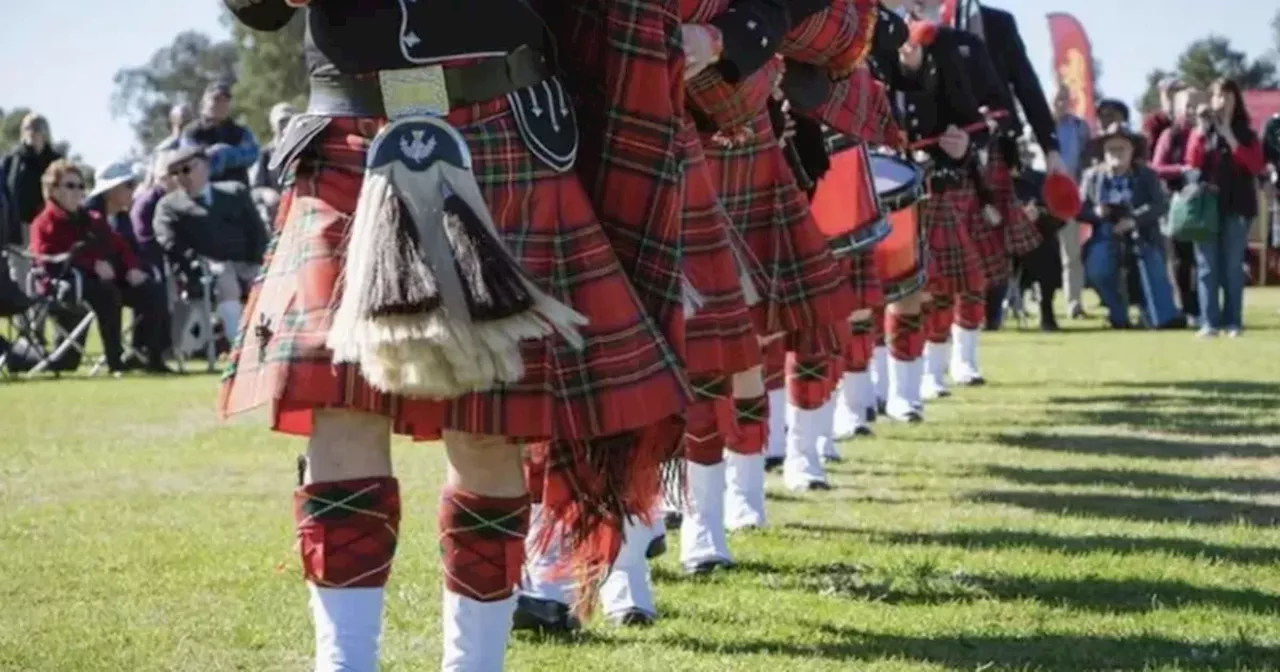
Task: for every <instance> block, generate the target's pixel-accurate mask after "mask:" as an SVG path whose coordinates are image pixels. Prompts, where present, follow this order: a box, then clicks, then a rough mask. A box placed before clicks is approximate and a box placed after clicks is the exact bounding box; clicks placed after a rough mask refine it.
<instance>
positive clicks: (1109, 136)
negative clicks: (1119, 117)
mask: <svg viewBox="0 0 1280 672" xmlns="http://www.w3.org/2000/svg"><path fill="white" fill-rule="evenodd" d="M1116 138H1120V139H1122V140H1127V141H1128V142H1129V144H1130V145H1133V147H1134V149H1137V148H1138V144H1139V142H1140V138H1139V137H1138V136H1136V135H1134V133H1133V131H1130V130H1129V125H1128V124H1123V123H1114V124H1111V125H1110V126H1108V127H1107V128H1106V129H1104V130H1103V131H1102V132H1101V133H1099V134H1098V138H1097V139H1098V143H1099V144H1106V142H1107V141H1108V140H1115V139H1116Z"/></svg>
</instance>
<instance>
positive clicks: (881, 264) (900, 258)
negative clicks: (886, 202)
mask: <svg viewBox="0 0 1280 672" xmlns="http://www.w3.org/2000/svg"><path fill="white" fill-rule="evenodd" d="M918 213H919V208H918V207H917V206H916V205H914V204H913V205H911V206H910V207H907V208H903V209H901V210H897V211H895V212H893V213H890V215H889V228H890V232H889V236H888V237H887V238H885V239H884V240H882V241H880V244H878V245H876V246H875V249H874V250H872V255H873V257H874V258H875V263H876V273H877V274H878V275H879V276H880V283H881V285H882V286H883V288H884V300H885V303H893V302H895V301H900V300H902V299H904V298H906V297H908V296H910V295H912V294H914V293H915V292H917V291H919V290H920V289H922V288H923V287H924V284H925V280H926V272H927V269H926V267H925V263H924V259H925V247H924V246H925V239H924V236H921V235H920V219H919V214H918Z"/></svg>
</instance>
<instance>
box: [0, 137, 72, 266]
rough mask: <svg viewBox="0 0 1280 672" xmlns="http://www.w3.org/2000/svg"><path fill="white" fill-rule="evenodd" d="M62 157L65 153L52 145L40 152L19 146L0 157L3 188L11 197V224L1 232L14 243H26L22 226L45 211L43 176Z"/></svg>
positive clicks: (2, 236)
mask: <svg viewBox="0 0 1280 672" xmlns="http://www.w3.org/2000/svg"><path fill="white" fill-rule="evenodd" d="M61 158H62V155H61V154H59V153H57V152H56V151H54V150H53V148H52V147H50V146H49V145H45V147H44V149H43V150H42V151H40V152H36V151H35V150H33V149H31V148H30V147H28V146H26V145H18V147H17V148H16V149H14V150H13V151H12V152H10V153H9V155H8V156H5V157H4V159H0V174H3V175H4V186H3V188H4V190H5V195H6V196H7V197H8V198H6V199H5V200H6V201H8V204H9V217H8V226H7V228H6V229H5V230H4V231H2V232H0V238H5V240H6V242H8V243H13V244H18V243H21V242H22V229H21V227H22V226H25V225H27V224H30V223H31V220H33V219H35V218H36V215H39V214H40V212H41V211H42V210H44V194H43V193H42V192H41V189H40V178H41V177H43V176H44V171H45V169H47V168H48V167H49V164H51V163H53V162H54V161H57V160H58V159H61ZM0 223H4V222H0Z"/></svg>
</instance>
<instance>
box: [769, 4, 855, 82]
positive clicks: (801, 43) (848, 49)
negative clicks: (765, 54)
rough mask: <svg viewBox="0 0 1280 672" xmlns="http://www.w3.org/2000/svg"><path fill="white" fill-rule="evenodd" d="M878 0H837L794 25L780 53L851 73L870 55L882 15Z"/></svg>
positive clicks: (834, 71) (842, 72) (798, 59)
mask: <svg viewBox="0 0 1280 672" xmlns="http://www.w3.org/2000/svg"><path fill="white" fill-rule="evenodd" d="M877 4H878V3H877V2H876V0H833V1H832V2H831V3H830V6H828V7H827V8H825V9H823V10H822V11H820V12H818V13H816V14H812V15H810V16H808V17H806V18H805V19H804V20H803V21H801V22H800V23H798V24H796V25H794V26H792V28H791V30H790V31H789V32H788V33H787V35H786V37H785V38H784V39H783V42H782V45H781V46H780V47H779V48H778V53H780V54H782V55H783V56H786V57H787V58H791V59H795V60H797V61H800V62H802V63H809V64H812V65H820V66H824V67H827V68H828V69H829V70H830V71H831V72H832V73H833V74H835V75H836V76H844V75H847V74H848V73H849V72H850V71H852V70H853V68H854V67H855V66H857V65H858V64H859V63H861V62H862V61H863V60H864V59H865V58H866V56H867V51H868V50H869V49H870V46H871V39H872V37H873V36H874V34H875V26H876V19H877V16H878V13H877V7H876V5H877Z"/></svg>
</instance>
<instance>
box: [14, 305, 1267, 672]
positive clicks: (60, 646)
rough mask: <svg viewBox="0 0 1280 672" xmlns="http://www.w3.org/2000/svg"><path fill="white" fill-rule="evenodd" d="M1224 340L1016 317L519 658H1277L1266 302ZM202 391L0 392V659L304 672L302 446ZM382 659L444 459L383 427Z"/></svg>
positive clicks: (769, 662) (424, 542)
mask: <svg viewBox="0 0 1280 672" xmlns="http://www.w3.org/2000/svg"><path fill="white" fill-rule="evenodd" d="M1248 301H1249V303H1250V312H1249V314H1248V316H1247V318H1246V322H1247V323H1248V324H1250V325H1251V326H1252V330H1251V331H1250V332H1248V334H1247V335H1246V337H1245V338H1243V339H1241V340H1225V339H1223V340H1218V341H1212V342H1198V341H1196V340H1195V339H1193V338H1192V335H1191V333H1190V332H1164V333H1145V332H1108V331H1102V330H1097V329H1096V328H1095V327H1094V326H1093V325H1089V326H1081V325H1079V324H1078V323H1073V324H1072V325H1070V327H1071V328H1069V329H1068V330H1067V331H1065V332H1063V333H1060V334H1052V335H1046V334H1041V333H1039V332H1034V331H1027V332H1021V333H1019V332H1017V331H1007V332H1005V333H1001V334H998V335H995V336H993V337H990V338H988V339H987V340H986V343H987V345H986V347H985V349H984V359H983V365H984V369H985V370H986V373H987V375H988V377H989V379H991V380H992V381H993V384H992V385H989V386H987V387H985V388H982V389H975V390H965V391H962V392H960V393H959V394H957V395H956V396H955V397H952V398H951V399H948V400H946V401H944V402H939V403H936V404H933V405H931V406H930V408H929V421H928V423H926V424H925V425H923V426H913V427H902V426H890V425H885V424H881V425H879V426H878V427H877V432H878V433H879V435H878V437H877V438H876V439H875V440H871V441H859V442H856V443H853V444H846V445H844V446H843V451H844V454H845V457H846V458H847V461H846V462H845V463H844V464H842V465H838V466H836V467H835V468H834V473H833V483H834V485H835V486H836V489H835V490H833V491H831V492H828V493H814V494H806V495H792V494H788V493H786V492H785V491H783V490H782V488H781V484H780V482H779V481H778V480H777V477H771V480H770V485H769V487H770V497H771V501H770V506H771V510H770V514H771V516H772V521H771V523H772V526H771V527H770V528H769V529H768V530H767V531H763V532H758V533H753V534H746V535H739V536H736V537H734V538H733V539H732V540H731V543H732V545H733V548H734V550H735V552H736V554H737V556H738V559H739V560H740V561H741V564H740V566H739V568H738V569H736V570H735V571H732V572H729V573H721V574H719V575H716V576H714V577H711V578H705V579H690V578H685V577H684V576H682V575H681V574H680V573H679V571H678V568H677V565H676V562H675V558H674V557H673V556H674V553H669V554H668V555H667V557H664V558H663V559H662V560H661V561H659V562H658V564H657V566H656V568H655V580H656V582H657V585H658V598H659V608H660V609H661V611H662V615H663V619H662V620H661V621H660V623H659V624H658V625H657V626H655V627H653V628H651V629H646V630H618V629H614V628H612V627H610V626H608V625H605V624H603V623H595V624H592V625H591V626H590V627H589V628H588V629H587V630H586V631H585V632H584V633H583V634H582V635H580V636H577V637H575V638H572V639H568V640H546V639H537V638H532V637H524V636H520V637H517V638H516V642H515V643H514V644H513V646H512V648H511V652H510V654H509V656H508V662H509V666H508V667H509V669H512V670H547V669H551V670H559V669H573V670H610V671H612V670H707V671H710V670H761V671H764V670H767V671H769V672H780V671H782V670H804V671H806V672H809V671H814V672H816V671H819V670H886V671H887V670H894V671H906V670H911V671H923V670H1052V671H1055V672H1056V671H1062V672H1068V671H1070V672H1076V671H1084V670H1134V671H1137V670H1153V671H1154V670H1280V528H1277V523H1278V522H1280V315H1278V314H1277V309H1280V291H1276V290H1250V294H1249V297H1248ZM214 385H215V379H214V378H213V377H211V376H195V375H192V376H186V377H181V378H175V379H168V380H147V379H141V378H128V379H125V380H103V379H84V378H64V379H62V380H52V379H49V380H40V381H33V382H0V409H2V410H0V506H2V507H3V509H2V510H3V514H0V606H2V607H3V608H0V670H5V671H9V670H23V671H26V670H38V671H41V672H46V671H47V672H77V671H79V670H106V671H112V672H114V671H121V672H123V671H129V672H144V671H148V672H149V671H154V670H184V671H185V670H198V671H202V672H212V671H217V670H248V671H264V670H304V669H307V664H308V661H309V656H310V653H311V631H310V622H309V618H308V615H307V612H306V608H305V602H306V593H305V589H304V587H303V584H302V582H301V581H300V579H299V568H298V562H297V560H296V558H295V557H294V553H293V551H292V550H291V544H292V536H291V526H292V521H291V515H290V502H289V492H290V490H291V488H292V487H293V480H294V468H295V465H294V458H295V455H296V454H297V453H298V452H299V450H300V448H301V445H300V443H299V442H297V441H296V440H292V439H286V438H282V437H278V436H272V435H270V434H268V433H267V432H265V431H263V429H262V426H263V420H262V418H260V417H254V418H245V419H242V420H239V421H236V422H233V423H231V424H229V425H219V424H218V423H217V422H216V421H215V419H214V417H213V413H212V408H213V399H214ZM396 462H397V469H398V471H399V474H400V477H401V479H402V484H403V487H404V488H405V490H406V491H407V493H406V495H407V497H406V501H405V516H406V519H405V523H404V525H403V527H402V531H401V534H402V537H401V540H402V543H401V545H400V555H399V560H398V564H397V565H396V569H395V571H394V573H393V575H392V580H391V581H392V582H391V585H390V587H389V597H388V612H387V625H386V630H385V635H384V659H385V665H384V669H386V670H403V671H409V670H430V669H436V668H437V667H438V662H437V659H438V653H439V635H438V628H437V625H436V621H437V614H438V610H439V590H440V587H439V577H438V575H437V571H436V561H437V560H436V559H437V551H436V543H435V530H434V525H435V520H434V518H435V516H434V502H435V497H436V492H437V486H438V484H439V483H440V480H441V474H442V465H443V454H442V452H441V451H440V450H438V449H437V448H436V447H434V446H432V445H410V444H407V443H406V444H401V445H398V446H397V449H396Z"/></svg>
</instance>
